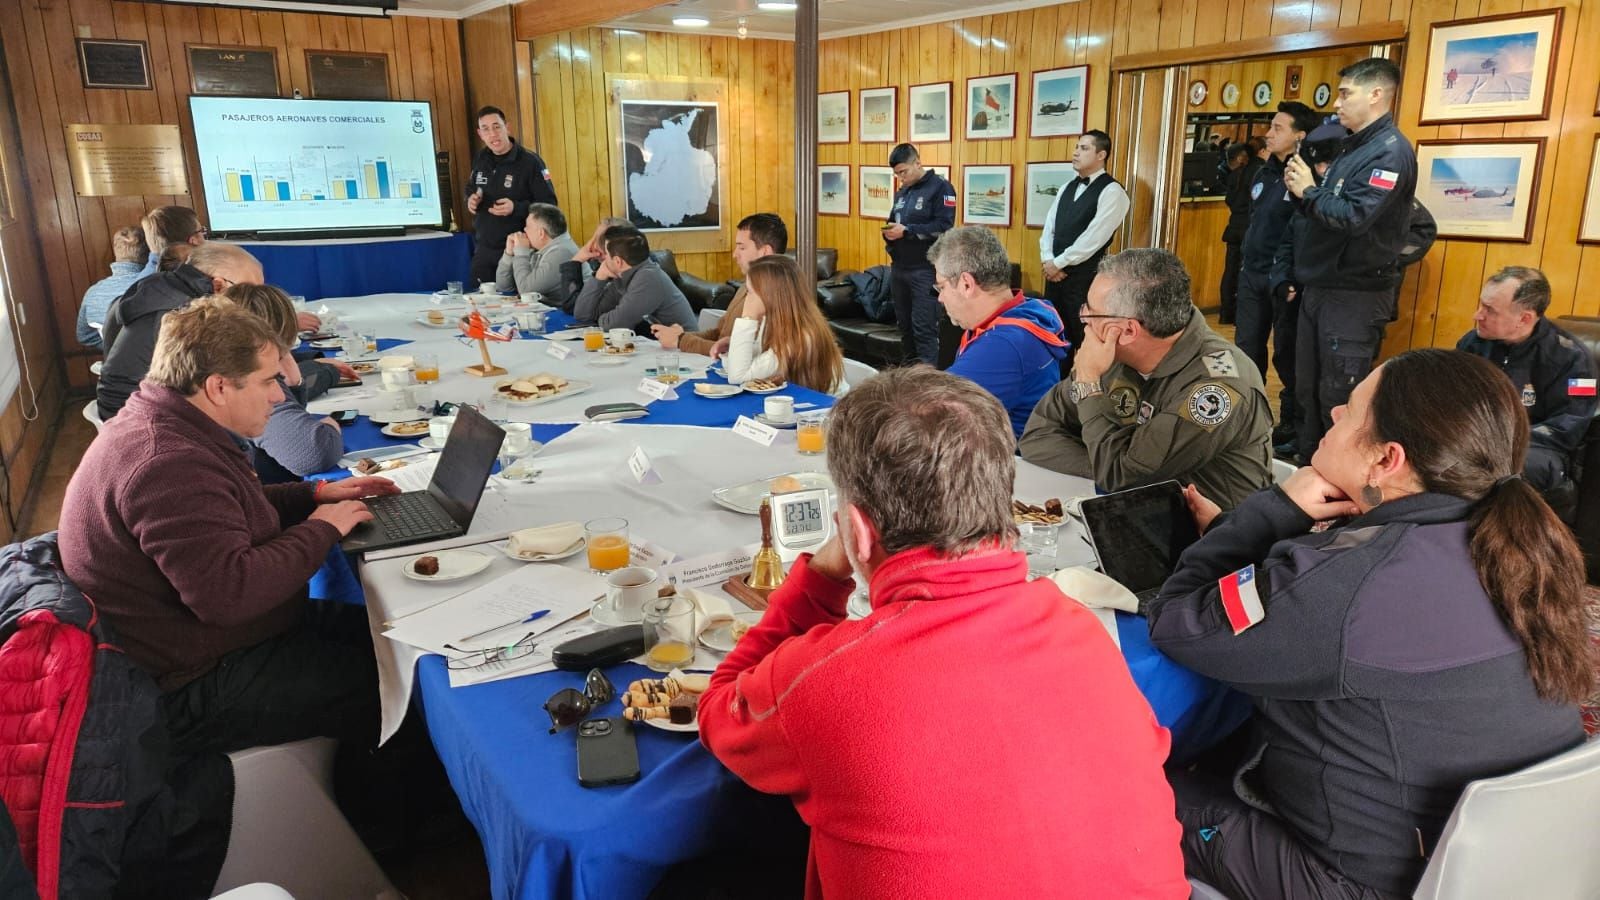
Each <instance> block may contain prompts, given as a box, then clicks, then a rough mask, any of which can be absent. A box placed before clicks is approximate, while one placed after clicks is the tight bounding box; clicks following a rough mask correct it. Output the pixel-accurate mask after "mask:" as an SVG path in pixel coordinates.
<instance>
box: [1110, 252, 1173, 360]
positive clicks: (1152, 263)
mask: <svg viewBox="0 0 1600 900" xmlns="http://www.w3.org/2000/svg"><path fill="white" fill-rule="evenodd" d="M1095 277H1096V278H1109V279H1110V280H1111V281H1112V282H1113V285H1112V288H1111V293H1110V295H1109V297H1108V304H1109V305H1110V307H1111V308H1110V309H1109V310H1107V311H1108V312H1110V313H1112V314H1114V315H1119V316H1127V317H1128V318H1130V319H1135V320H1137V321H1138V322H1139V323H1140V324H1141V325H1143V326H1144V329H1145V330H1146V331H1148V332H1150V334H1152V335H1153V336H1155V337H1158V338H1163V337H1169V336H1171V335H1174V334H1177V333H1178V332H1180V331H1182V330H1183V329H1184V327H1185V326H1187V325H1188V324H1189V319H1190V317H1191V316H1193V315H1194V302H1193V301H1192V300H1191V299H1190V298H1189V272H1188V270H1186V269H1185V268H1184V267H1183V260H1180V259H1178V257H1177V256H1175V255H1173V254H1172V252H1171V251H1168V250H1162V249H1160V248H1159V247H1140V248H1136V249H1133V250H1124V251H1122V252H1121V253H1113V254H1111V255H1110V256H1107V257H1106V258H1104V259H1102V260H1100V268H1099V269H1098V270H1096V275H1095Z"/></svg>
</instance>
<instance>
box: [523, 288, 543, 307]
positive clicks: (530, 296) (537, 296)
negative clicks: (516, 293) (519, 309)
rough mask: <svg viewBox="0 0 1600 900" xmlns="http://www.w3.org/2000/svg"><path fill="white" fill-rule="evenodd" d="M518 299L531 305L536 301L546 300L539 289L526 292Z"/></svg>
mask: <svg viewBox="0 0 1600 900" xmlns="http://www.w3.org/2000/svg"><path fill="white" fill-rule="evenodd" d="M517 299H519V300H521V301H522V302H523V303H526V304H528V305H530V306H531V305H533V304H535V303H543V302H544V295H543V294H541V293H539V292H538V291H529V292H527V293H526V294H523V295H522V296H521V297H519V298H517Z"/></svg>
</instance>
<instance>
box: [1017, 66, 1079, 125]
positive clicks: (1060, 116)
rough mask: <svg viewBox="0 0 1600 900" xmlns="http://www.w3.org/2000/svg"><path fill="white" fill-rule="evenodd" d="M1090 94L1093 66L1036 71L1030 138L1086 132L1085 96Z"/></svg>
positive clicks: (1030, 109) (1029, 118)
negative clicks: (1090, 75) (1090, 68)
mask: <svg viewBox="0 0 1600 900" xmlns="http://www.w3.org/2000/svg"><path fill="white" fill-rule="evenodd" d="M1088 95H1089V67H1088V66H1072V67H1070V68H1066V69H1049V70H1047V71H1043V72H1035V73H1033V94H1032V98H1031V100H1030V101H1029V102H1030V103H1031V104H1032V105H1031V106H1030V108H1029V116H1028V137H1031V138H1047V137H1068V136H1072V135H1079V134H1083V107H1084V98H1085V97H1087V96H1088Z"/></svg>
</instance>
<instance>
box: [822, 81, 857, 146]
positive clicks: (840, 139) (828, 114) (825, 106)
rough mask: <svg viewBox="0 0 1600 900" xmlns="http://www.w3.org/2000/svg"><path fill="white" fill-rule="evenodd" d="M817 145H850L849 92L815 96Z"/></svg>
mask: <svg viewBox="0 0 1600 900" xmlns="http://www.w3.org/2000/svg"><path fill="white" fill-rule="evenodd" d="M817 143H819V144H848V143H850V92H849V91H834V92H833V93H831V94H818V95H817Z"/></svg>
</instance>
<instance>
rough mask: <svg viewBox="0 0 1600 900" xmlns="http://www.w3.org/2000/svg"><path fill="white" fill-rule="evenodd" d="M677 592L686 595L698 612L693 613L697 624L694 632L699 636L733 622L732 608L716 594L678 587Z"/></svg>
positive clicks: (724, 599) (725, 599)
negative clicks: (708, 630)
mask: <svg viewBox="0 0 1600 900" xmlns="http://www.w3.org/2000/svg"><path fill="white" fill-rule="evenodd" d="M678 592H679V593H681V594H687V595H688V597H689V599H690V600H692V601H694V605H695V608H696V609H697V610H698V612H696V613H695V620H696V621H697V622H698V623H699V624H698V627H697V628H696V629H695V630H696V631H697V632H699V633H700V634H704V633H705V632H706V630H707V629H710V628H715V627H716V626H718V625H725V624H727V623H729V622H732V621H733V606H732V604H730V603H728V600H727V598H726V597H719V596H717V595H716V594H712V593H708V592H706V591H697V590H695V589H693V588H683V587H680V588H678Z"/></svg>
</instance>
